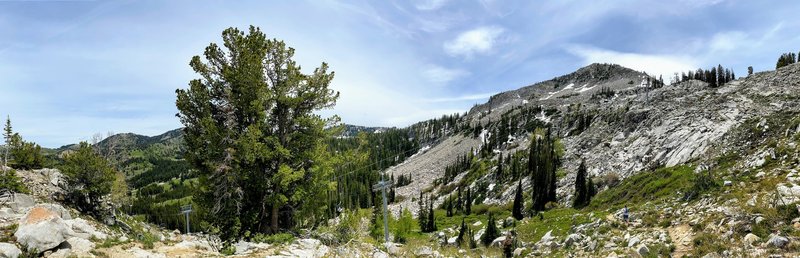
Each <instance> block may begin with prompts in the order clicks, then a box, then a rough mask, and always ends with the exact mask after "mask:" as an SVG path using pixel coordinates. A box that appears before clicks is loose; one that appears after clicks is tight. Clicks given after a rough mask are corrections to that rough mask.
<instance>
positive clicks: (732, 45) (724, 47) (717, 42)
mask: <svg viewBox="0 0 800 258" xmlns="http://www.w3.org/2000/svg"><path fill="white" fill-rule="evenodd" d="M749 44H752V41H751V40H750V38H749V37H748V35H747V34H745V33H744V32H741V31H729V32H720V33H717V34H714V36H713V37H712V38H711V41H710V42H709V47H710V48H711V51H731V50H735V49H737V48H739V47H741V46H742V45H749Z"/></svg>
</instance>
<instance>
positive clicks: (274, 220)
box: [270, 205, 279, 234]
mask: <svg viewBox="0 0 800 258" xmlns="http://www.w3.org/2000/svg"><path fill="white" fill-rule="evenodd" d="M278 210H279V207H278V205H272V215H270V219H271V220H272V221H271V222H270V231H272V233H273V234H275V233H278Z"/></svg>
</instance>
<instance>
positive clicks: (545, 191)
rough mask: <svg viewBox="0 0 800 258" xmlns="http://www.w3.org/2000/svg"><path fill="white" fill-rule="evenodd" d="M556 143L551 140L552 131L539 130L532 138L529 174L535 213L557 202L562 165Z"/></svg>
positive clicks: (532, 207)
mask: <svg viewBox="0 0 800 258" xmlns="http://www.w3.org/2000/svg"><path fill="white" fill-rule="evenodd" d="M555 143H556V141H555V140H554V139H552V138H551V135H550V129H547V130H546V131H545V132H543V133H542V132H541V130H537V132H534V134H533V135H532V136H531V145H530V147H529V152H528V153H529V154H528V173H529V175H530V177H531V188H532V193H531V198H532V199H533V205H532V206H531V209H532V210H533V211H534V212H538V211H543V210H544V208H545V204H547V203H548V202H552V201H556V170H557V169H558V166H559V165H560V157H559V154H558V153H556V150H555V148H556V146H555V145H556V144H555Z"/></svg>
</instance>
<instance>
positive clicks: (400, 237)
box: [393, 209, 414, 243]
mask: <svg viewBox="0 0 800 258" xmlns="http://www.w3.org/2000/svg"><path fill="white" fill-rule="evenodd" d="M413 228H414V217H413V216H411V212H410V211H408V209H403V212H402V213H401V214H400V219H398V220H397V223H396V224H395V226H394V230H393V233H394V241H395V242H397V243H405V242H406V240H408V236H409V235H410V234H411V229H413Z"/></svg>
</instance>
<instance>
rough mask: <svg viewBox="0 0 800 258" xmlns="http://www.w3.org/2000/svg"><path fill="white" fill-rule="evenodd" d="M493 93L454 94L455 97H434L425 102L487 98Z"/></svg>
mask: <svg viewBox="0 0 800 258" xmlns="http://www.w3.org/2000/svg"><path fill="white" fill-rule="evenodd" d="M494 94H495V93H481V94H470V95H463V96H456V97H445V98H435V99H427V100H425V102H431V103H441V102H458V101H470V100H484V99H488V98H489V97H491V96H492V95H494Z"/></svg>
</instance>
